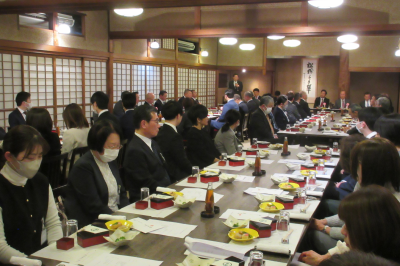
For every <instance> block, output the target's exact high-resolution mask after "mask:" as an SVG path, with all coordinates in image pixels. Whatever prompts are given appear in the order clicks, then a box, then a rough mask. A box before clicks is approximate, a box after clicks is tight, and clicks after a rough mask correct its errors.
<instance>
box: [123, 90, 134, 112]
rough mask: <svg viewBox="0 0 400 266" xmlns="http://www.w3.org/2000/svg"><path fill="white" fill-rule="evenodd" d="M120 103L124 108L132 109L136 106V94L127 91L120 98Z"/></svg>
mask: <svg viewBox="0 0 400 266" xmlns="http://www.w3.org/2000/svg"><path fill="white" fill-rule="evenodd" d="M122 105H123V106H124V107H125V109H133V108H135V106H136V94H134V93H130V92H129V93H127V94H125V95H124V97H123V98H122Z"/></svg>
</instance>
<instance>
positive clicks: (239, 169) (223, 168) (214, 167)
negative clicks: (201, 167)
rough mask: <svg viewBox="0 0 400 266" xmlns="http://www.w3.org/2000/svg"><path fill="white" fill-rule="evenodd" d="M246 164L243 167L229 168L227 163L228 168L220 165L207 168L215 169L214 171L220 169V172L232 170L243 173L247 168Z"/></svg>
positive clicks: (215, 164) (216, 164)
mask: <svg viewBox="0 0 400 266" xmlns="http://www.w3.org/2000/svg"><path fill="white" fill-rule="evenodd" d="M246 166H247V165H246V162H245V163H244V165H242V166H229V164H228V163H227V164H226V166H219V165H218V163H214V164H212V165H209V166H207V168H213V169H220V170H231V171H242V170H243V169H244V168H246Z"/></svg>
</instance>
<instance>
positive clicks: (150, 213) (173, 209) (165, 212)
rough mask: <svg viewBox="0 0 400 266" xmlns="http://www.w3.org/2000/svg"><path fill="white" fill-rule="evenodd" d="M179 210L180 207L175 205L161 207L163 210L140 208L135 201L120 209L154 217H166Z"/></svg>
mask: <svg viewBox="0 0 400 266" xmlns="http://www.w3.org/2000/svg"><path fill="white" fill-rule="evenodd" d="M177 210H179V208H178V207H175V206H172V207H169V208H165V209H161V210H156V209H152V208H147V209H144V210H138V209H136V208H135V203H133V204H130V205H128V206H126V207H124V208H122V209H120V210H118V212H126V213H133V214H137V215H144V216H150V217H154V218H165V217H167V216H168V215H170V214H172V213H174V212H176V211H177Z"/></svg>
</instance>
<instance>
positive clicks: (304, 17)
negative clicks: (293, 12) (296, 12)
mask: <svg viewBox="0 0 400 266" xmlns="http://www.w3.org/2000/svg"><path fill="white" fill-rule="evenodd" d="M300 16H301V26H303V27H307V26H308V2H307V1H303V2H301V14H300Z"/></svg>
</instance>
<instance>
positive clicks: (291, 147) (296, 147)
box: [288, 144, 300, 150]
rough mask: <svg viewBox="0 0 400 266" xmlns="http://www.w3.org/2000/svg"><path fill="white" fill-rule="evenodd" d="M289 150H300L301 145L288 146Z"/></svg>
mask: <svg viewBox="0 0 400 266" xmlns="http://www.w3.org/2000/svg"><path fill="white" fill-rule="evenodd" d="M288 148H289V149H291V150H297V149H298V148H300V144H297V145H288Z"/></svg>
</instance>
